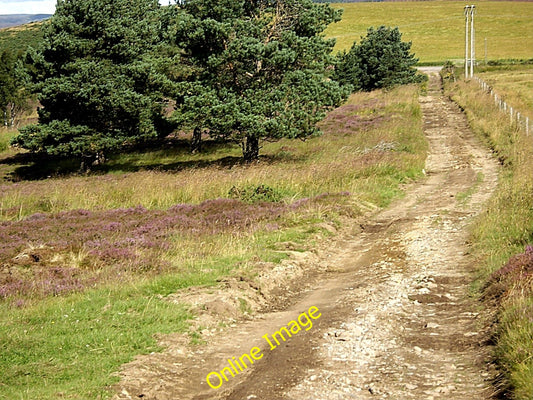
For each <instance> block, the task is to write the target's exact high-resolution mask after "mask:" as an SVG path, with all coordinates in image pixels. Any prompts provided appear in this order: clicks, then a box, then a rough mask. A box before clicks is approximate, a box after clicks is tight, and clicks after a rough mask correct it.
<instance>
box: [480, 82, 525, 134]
mask: <svg viewBox="0 0 533 400" xmlns="http://www.w3.org/2000/svg"><path fill="white" fill-rule="evenodd" d="M474 79H475V80H476V81H477V82H478V84H479V87H480V88H481V89H482V90H483V91H484V92H486V93H488V94H489V95H490V96H491V97H492V98H493V99H494V104H495V105H496V106H497V107H498V108H499V109H500V111H502V112H504V113H506V114H509V121H510V123H511V125H513V124H514V123H516V126H517V127H518V128H519V129H524V130H525V132H526V136H529V132H530V131H531V128H532V127H531V125H530V121H529V117H524V116H522V114H521V113H520V112H519V111H518V110H515V109H513V107H512V106H511V105H509V104H507V103H506V102H505V101H504V100H503V99H502V97H501V96H500V95H498V93H496V92H495V91H494V89H493V88H492V87H491V86H490V85H489V84H488V83H487V82H485V81H484V80H483V79H481V78H479V77H477V76H474Z"/></svg>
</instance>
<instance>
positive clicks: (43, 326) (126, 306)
mask: <svg viewBox="0 0 533 400" xmlns="http://www.w3.org/2000/svg"><path fill="white" fill-rule="evenodd" d="M143 289H144V288H143V286H141V287H139V288H134V287H128V288H125V289H122V290H121V289H99V290H93V291H90V292H87V293H84V294H81V295H74V296H70V297H68V298H52V299H49V300H47V301H44V302H42V303H39V304H36V305H34V306H31V307H28V308H24V309H21V310H16V309H6V308H2V310H1V311H0V321H1V323H0V349H1V355H0V371H1V379H0V380H1V383H2V391H1V392H0V399H6V400H7V399H9V400H11V399H53V398H76V399H98V398H105V397H107V388H108V387H109V385H111V384H112V383H113V382H115V381H116V378H114V377H112V374H113V373H114V372H116V371H117V369H118V367H119V366H120V365H121V364H123V363H125V362H128V361H130V360H131V359H132V357H133V356H134V355H136V354H140V353H148V352H150V351H156V350H158V349H159V348H158V346H157V344H156V341H155V339H154V334H155V333H170V332H185V331H186V330H187V319H188V318H189V317H190V314H189V313H188V312H187V311H186V310H185V309H184V308H183V307H182V306H179V305H176V304H173V303H171V302H167V301H164V300H161V299H159V298H156V297H154V296H147V295H142V291H143Z"/></svg>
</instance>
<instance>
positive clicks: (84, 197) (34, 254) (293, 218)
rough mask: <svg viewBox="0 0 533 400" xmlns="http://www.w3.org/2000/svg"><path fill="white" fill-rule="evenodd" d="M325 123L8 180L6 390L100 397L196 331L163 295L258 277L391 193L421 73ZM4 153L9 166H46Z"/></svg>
mask: <svg viewBox="0 0 533 400" xmlns="http://www.w3.org/2000/svg"><path fill="white" fill-rule="evenodd" d="M322 127H323V130H324V132H325V133H324V135H323V136H321V137H317V138H313V139H312V140H309V141H307V142H305V143H303V142H294V141H282V142H279V143H275V144H274V143H271V144H267V145H265V147H264V148H263V153H262V154H264V156H263V158H262V160H261V161H260V162H259V163H258V164H254V165H241V164H240V163H239V162H238V161H236V159H235V158H234V157H237V155H238V149H232V148H229V149H227V148H219V147H217V146H216V145H211V146H210V147H209V148H208V149H207V151H206V153H203V154H200V155H189V154H188V153H187V152H186V151H185V150H183V149H182V148H180V147H175V148H169V149H166V150H163V151H161V150H157V151H156V150H154V151H152V150H146V151H143V152H139V153H135V154H129V155H122V156H116V157H114V158H113V159H112V160H111V161H110V163H109V165H108V166H106V167H105V168H106V169H105V170H104V169H102V170H100V171H97V172H96V173H95V174H94V175H90V176H77V175H75V174H70V175H69V174H67V175H64V174H63V175H59V176H57V177H55V178H46V177H45V179H43V180H39V181H32V180H24V179H21V178H20V176H19V178H20V179H19V181H18V182H16V183H15V182H7V181H6V182H4V183H2V184H1V185H0V186H1V187H0V207H1V210H2V211H1V218H2V219H3V222H2V223H0V265H2V270H1V271H0V295H1V297H2V298H1V299H0V386H1V387H2V390H1V391H0V399H14V398H16V399H55V398H75V399H96V398H108V397H109V392H108V390H109V389H108V388H109V386H110V385H112V384H113V383H114V382H116V381H117V379H118V378H116V376H114V375H113V373H114V372H116V371H117V370H118V369H119V367H120V365H122V364H123V363H125V362H127V361H129V360H131V359H132V357H133V356H134V355H136V354H143V353H147V352H150V351H154V350H157V343H156V340H155V338H154V335H155V334H156V333H165V332H184V333H186V332H189V331H188V329H189V328H188V323H187V319H188V318H189V317H190V312H189V311H188V310H186V309H185V308H184V307H182V306H178V305H175V304H171V303H170V302H168V301H166V300H165V296H167V295H168V294H171V293H174V292H176V291H177V290H179V289H180V288H185V287H189V286H212V285H216V284H217V281H218V280H220V278H222V277H224V276H227V275H231V274H242V273H243V272H242V271H245V272H244V273H246V274H248V275H251V276H253V275H254V263H256V262H258V261H267V262H274V263H275V262H279V261H280V260H281V259H283V258H284V257H286V254H284V253H283V250H286V249H287V247H286V243H289V242H290V243H291V245H292V246H293V247H294V246H297V248H298V249H300V248H301V249H306V248H308V247H309V246H312V244H313V241H314V240H319V237H324V236H326V235H327V234H328V232H327V231H326V230H325V228H323V227H322V225H323V223H324V222H327V223H328V224H332V225H337V224H339V221H340V215H348V216H352V217H353V216H357V215H358V214H360V213H361V212H362V211H364V210H366V209H372V208H373V207H375V206H376V205H377V206H385V205H387V204H388V203H390V201H391V200H392V199H394V198H397V197H398V196H401V195H402V191H401V188H400V187H401V184H402V183H405V182H409V181H411V180H413V179H416V178H417V177H420V176H421V170H422V168H423V166H424V160H425V157H426V149H427V144H426V141H425V138H424V135H423V132H422V115H421V112H420V108H419V105H418V88H417V87H414V86H410V87H403V88H398V89H395V90H393V91H389V92H374V93H361V94H357V95H354V96H352V97H351V98H350V100H349V101H348V103H347V104H345V105H344V106H343V107H341V108H339V109H338V110H335V111H334V112H332V113H331V114H330V115H329V116H328V118H327V119H326V120H325V121H324V122H323V125H322ZM2 157H4V158H3V161H0V167H2V166H3V167H4V168H14V169H12V171H11V172H13V171H15V172H16V170H17V168H21V167H25V166H26V167H32V168H40V166H39V165H37V166H31V165H29V164H24V163H25V161H24V159H23V158H22V160H23V161H22V162H21V164H17V163H18V162H19V161H18V160H19V157H21V156H20V155H16V154H15V155H13V150H8V153H7V156H6V153H4V154H0V160H2ZM41 168H42V166H41ZM258 188H260V190H258ZM340 192H342V193H340ZM327 193H333V194H327ZM335 193H337V194H335ZM220 197H229V198H232V199H220ZM265 197H266V199H267V200H273V201H271V202H267V203H264V202H263V200H265ZM178 203H179V204H178ZM185 203H186V204H185ZM370 203H371V204H370ZM189 335H190V336H191V340H192V341H195V340H198V338H197V337H195V336H194V332H189Z"/></svg>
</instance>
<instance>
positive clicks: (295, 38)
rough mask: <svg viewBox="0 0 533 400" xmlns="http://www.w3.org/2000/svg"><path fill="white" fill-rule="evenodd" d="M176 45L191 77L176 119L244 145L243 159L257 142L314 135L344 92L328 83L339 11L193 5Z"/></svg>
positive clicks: (257, 4)
mask: <svg viewBox="0 0 533 400" xmlns="http://www.w3.org/2000/svg"><path fill="white" fill-rule="evenodd" d="M183 8H184V11H185V15H184V16H183V18H182V20H181V21H180V26H179V28H178V29H177V35H176V41H177V43H179V45H180V46H181V47H182V48H183V49H184V55H183V57H184V63H186V65H187V66H188V69H189V71H190V74H189V75H188V79H186V80H184V82H183V84H184V85H183V96H182V97H181V98H179V99H178V103H179V107H178V110H177V119H178V120H179V121H180V122H181V123H183V124H188V125H189V126H191V127H194V128H197V129H198V128H201V129H206V130H208V132H209V134H210V135H211V136H214V137H218V138H223V139H225V140H228V141H232V142H235V143H239V144H240V145H241V146H242V150H243V156H244V158H245V160H247V161H251V160H255V159H257V157H258V155H259V149H260V144H261V142H262V141H265V140H277V139H280V138H285V137H287V138H300V139H304V138H306V137H309V136H311V135H314V134H317V133H318V129H317V128H316V123H317V122H318V121H319V120H320V119H322V118H323V117H324V116H325V113H326V111H327V110H330V109H331V108H333V107H336V106H338V105H339V104H340V103H341V102H342V101H343V100H344V99H345V98H346V96H347V94H348V93H347V91H346V90H345V89H343V88H341V87H340V85H339V84H338V83H337V82H335V81H333V80H331V79H328V76H327V72H328V66H330V65H331V63H332V58H331V51H332V49H333V46H334V41H333V40H326V39H325V38H324V37H323V35H322V33H323V31H324V30H325V28H326V27H327V26H328V25H329V24H330V23H332V22H335V21H338V20H339V19H340V13H339V12H338V11H334V10H333V9H332V8H330V7H329V6H327V5H318V4H314V3H313V2H312V1H311V0H300V1H296V0H278V1H276V0H269V1H261V0H256V1H243V0H241V1H239V0H237V1H235V0H224V1H213V0H190V1H185V2H184V4H183Z"/></svg>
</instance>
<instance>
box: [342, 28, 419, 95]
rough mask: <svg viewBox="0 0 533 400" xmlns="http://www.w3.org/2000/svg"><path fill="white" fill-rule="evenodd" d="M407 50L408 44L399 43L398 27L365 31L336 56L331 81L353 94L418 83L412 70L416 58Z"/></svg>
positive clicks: (415, 72)
mask: <svg viewBox="0 0 533 400" xmlns="http://www.w3.org/2000/svg"><path fill="white" fill-rule="evenodd" d="M410 50H411V42H402V34H401V33H400V31H399V29H398V28H389V27H385V26H381V27H379V28H377V29H375V28H369V29H368V32H367V35H366V37H363V38H362V39H361V42H360V43H359V44H357V43H354V44H353V45H352V47H351V49H350V51H348V52H347V53H346V52H344V53H342V54H340V55H339V56H338V57H339V61H338V63H337V66H336V71H335V74H334V79H335V80H337V81H338V82H340V83H342V84H345V85H351V86H352V88H353V90H354V91H358V90H364V91H370V90H374V89H378V88H389V87H392V86H395V85H403V84H408V83H415V82H420V80H421V79H423V78H422V77H421V75H417V71H416V69H415V68H414V66H415V65H416V63H417V62H418V59H417V58H415V56H414V54H411V53H410Z"/></svg>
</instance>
